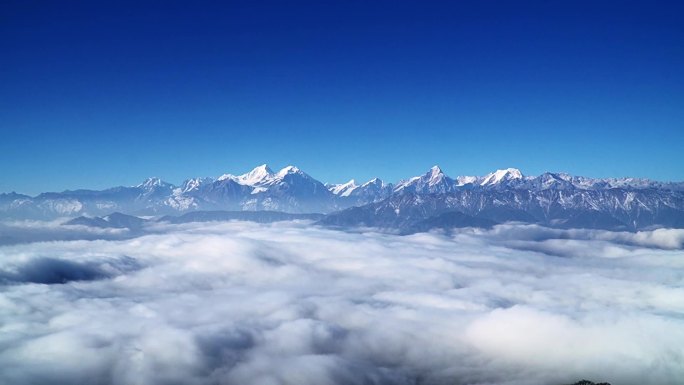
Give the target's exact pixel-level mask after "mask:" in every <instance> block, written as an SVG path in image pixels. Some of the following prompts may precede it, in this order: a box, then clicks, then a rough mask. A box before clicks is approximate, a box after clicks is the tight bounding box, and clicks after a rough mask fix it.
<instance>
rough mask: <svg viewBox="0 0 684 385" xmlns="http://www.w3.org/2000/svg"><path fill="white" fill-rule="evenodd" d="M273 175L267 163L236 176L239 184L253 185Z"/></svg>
mask: <svg viewBox="0 0 684 385" xmlns="http://www.w3.org/2000/svg"><path fill="white" fill-rule="evenodd" d="M272 176H273V171H272V170H271V169H270V168H269V167H268V165H267V164H262V165H260V166H257V167H255V168H254V169H252V171H250V172H248V173H246V174H242V175H240V176H238V177H237V179H238V180H239V181H240V183H241V184H246V185H253V184H256V183H259V182H262V181H264V180H265V179H268V178H270V177H272Z"/></svg>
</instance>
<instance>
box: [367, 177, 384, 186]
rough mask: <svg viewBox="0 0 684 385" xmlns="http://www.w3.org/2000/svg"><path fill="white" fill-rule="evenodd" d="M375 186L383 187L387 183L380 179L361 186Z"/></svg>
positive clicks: (374, 179)
mask: <svg viewBox="0 0 684 385" xmlns="http://www.w3.org/2000/svg"><path fill="white" fill-rule="evenodd" d="M373 184H374V185H380V186H383V185H384V184H385V182H383V181H382V179H380V178H373V179H371V180H369V181H368V182H366V183H364V184H362V185H361V186H362V187H366V186H370V185H373Z"/></svg>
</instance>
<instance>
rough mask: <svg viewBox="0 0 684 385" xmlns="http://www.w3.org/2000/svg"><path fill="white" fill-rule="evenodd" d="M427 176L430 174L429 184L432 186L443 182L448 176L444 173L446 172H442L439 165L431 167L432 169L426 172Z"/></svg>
mask: <svg viewBox="0 0 684 385" xmlns="http://www.w3.org/2000/svg"><path fill="white" fill-rule="evenodd" d="M425 176H429V177H428V184H429V185H430V186H432V185H435V184H437V183H439V182H441V181H442V180H444V178H445V177H446V175H444V172H442V169H441V168H439V166H437V165H435V166H432V168H430V171H428V173H427V174H425Z"/></svg>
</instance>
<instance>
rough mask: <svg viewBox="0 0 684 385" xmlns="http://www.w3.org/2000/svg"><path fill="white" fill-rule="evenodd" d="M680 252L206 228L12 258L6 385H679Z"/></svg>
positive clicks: (549, 236) (651, 238) (603, 238)
mask: <svg viewBox="0 0 684 385" xmlns="http://www.w3.org/2000/svg"><path fill="white" fill-rule="evenodd" d="M683 240H684V231H682V230H656V231H651V232H641V233H611V232H602V231H578V230H550V229H545V228H541V227H537V226H522V225H503V226H496V227H495V228H494V229H492V230H463V231H459V232H456V233H454V234H448V235H447V234H438V233H429V234H415V235H411V236H396V235H389V234H379V233H374V232H360V233H359V232H357V233H345V232H338V231H331V230H325V229H320V228H315V227H311V225H310V224H307V223H277V224H272V225H257V224H249V223H202V224H185V225H159V227H158V228H156V229H154V233H153V234H149V235H145V236H141V237H137V238H132V239H95V240H92V239H87V240H67V241H51V242H36V243H28V244H13V245H5V246H2V247H0V282H1V283H0V383H7V384H42V383H51V384H58V385H59V384H74V383H89V384H112V385H123V384H127V385H128V384H153V385H154V384H198V385H204V384H260V385H262V384H263V385H271V384H302V385H306V384H312V385H313V384H316V385H321V384H549V385H552V384H565V383H573V382H575V381H578V380H579V379H582V378H588V379H593V380H595V381H609V382H611V383H613V384H627V385H629V384H671V383H676V382H678V381H680V379H681V378H684V364H683V362H684V317H683V315H684V251H682V242H683Z"/></svg>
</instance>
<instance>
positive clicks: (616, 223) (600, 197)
mask: <svg viewBox="0 0 684 385" xmlns="http://www.w3.org/2000/svg"><path fill="white" fill-rule="evenodd" d="M406 197H409V198H406ZM435 200H437V201H439V202H437V201H435ZM398 202H403V203H402V204H399V203H398ZM438 203H439V204H438ZM428 204H430V205H433V206H434V207H441V208H440V209H439V210H436V211H435V210H432V209H428V206H426V205H428ZM373 205H375V206H373ZM379 205H389V206H392V209H391V210H395V209H397V208H398V209H399V210H400V211H401V210H402V209H403V212H407V210H408V209H409V208H410V207H413V206H417V207H420V210H419V211H421V210H422V211H421V212H423V213H424V214H421V215H418V216H414V217H412V218H400V219H398V222H397V221H394V220H389V222H386V223H379V225H384V226H390V227H391V226H395V227H396V226H398V225H397V223H399V222H401V223H403V222H406V223H409V222H411V223H413V222H415V221H425V220H428V219H429V218H430V217H429V216H426V215H427V214H426V213H432V214H434V215H443V214H445V213H447V212H450V211H453V212H460V213H462V214H465V215H467V216H470V217H473V218H478V221H479V222H482V223H484V221H489V220H491V221H495V222H501V221H510V220H525V221H528V222H530V221H535V222H539V223H544V224H547V225H557V222H558V221H561V222H563V223H564V224H568V223H573V222H572V221H573V220H574V221H576V222H578V224H579V225H587V223H588V222H591V221H594V222H597V221H598V222H597V223H598V224H594V225H592V226H601V224H603V225H604V226H606V227H608V226H609V225H610V226H612V227H614V228H620V227H621V226H622V227H624V228H625V229H639V228H644V227H648V226H665V225H669V226H679V223H680V220H679V219H678V218H679V215H680V214H679V213H680V212H681V211H684V182H658V181H652V180H648V179H639V178H587V177H582V176H572V175H570V174H566V173H551V172H546V173H543V174H541V175H538V176H526V175H524V174H523V173H522V172H520V170H518V169H515V168H507V169H501V170H496V171H494V172H492V173H489V174H487V175H484V176H459V177H456V178H451V177H449V176H448V175H446V174H445V173H444V171H443V170H442V169H441V168H440V167H439V166H433V167H432V168H430V169H429V170H428V171H427V172H426V173H424V174H422V175H418V176H414V177H411V178H407V179H403V180H401V181H399V182H397V183H387V182H385V181H382V180H381V179H379V178H373V179H371V180H370V181H367V182H364V183H357V182H356V181H355V180H354V179H352V180H350V181H349V182H347V183H340V184H323V183H322V182H320V181H319V180H317V179H315V178H313V177H312V176H310V175H309V174H307V173H305V172H304V171H303V170H301V169H299V168H298V167H295V166H287V167H284V168H282V169H280V170H278V171H277V172H275V171H273V170H271V169H270V168H269V167H268V165H266V164H263V165H260V166H257V167H255V168H254V169H252V170H251V171H249V172H246V173H244V174H240V175H235V174H229V173H227V174H223V175H221V176H219V177H217V178H190V179H187V180H185V181H183V182H182V183H181V184H180V185H173V184H171V183H168V182H165V181H163V180H162V179H160V178H156V177H152V178H147V179H146V180H145V181H143V182H142V183H140V184H138V185H135V186H129V187H125V186H118V187H112V188H108V189H104V190H86V189H80V190H66V191H63V192H45V193H41V194H38V195H36V196H33V197H31V196H28V195H23V194H17V193H3V194H0V218H3V217H4V218H24V219H26V218H28V219H50V218H57V217H75V216H83V215H85V216H99V215H105V214H109V213H112V212H121V213H124V214H131V215H141V216H145V215H149V216H162V215H176V214H183V213H187V212H193V211H215V210H224V211H225V210H228V211H281V212H286V213H300V214H301V213H325V214H331V213H337V214H334V215H342V214H339V213H341V212H344V210H347V209H350V208H353V207H365V209H366V210H373V207H375V209H377V208H378V207H380V206H379ZM397 205H399V206H401V207H395V206H397ZM402 205H403V206H402ZM391 210H390V211H391ZM408 211H409V212H410V211H411V210H408ZM355 212H358V210H356V211H355ZM388 212H389V211H388ZM331 215H333V214H331ZM343 217H344V216H342V217H338V220H341V219H340V218H343ZM447 217H449V218H450V219H449V221H451V223H457V222H458V223H465V221H464V220H463V219H462V218H460V217H459V218H458V220H456V219H457V218H456V216H455V214H453V215H451V216H449V215H446V216H443V218H447ZM388 218H389V217H386V218H385V220H388ZM601 218H602V219H601ZM376 219H377V218H376ZM599 219H600V220H599ZM326 220H327V221H332V220H331V219H329V218H324V219H323V220H322V221H323V223H325V221H326ZM445 220H446V219H445ZM345 221H346V223H347V225H349V226H352V225H359V224H360V223H357V222H359V221H355V220H352V219H350V218H346V219H345ZM333 222H334V221H333ZM375 222H377V220H376V221H375ZM395 222H396V223H395ZM433 222H434V221H432V220H428V221H427V222H426V223H433ZM380 227H382V226H380Z"/></svg>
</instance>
